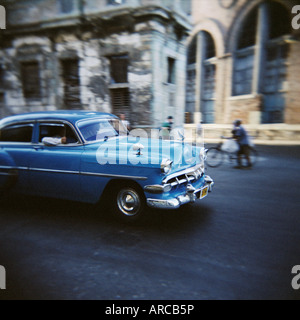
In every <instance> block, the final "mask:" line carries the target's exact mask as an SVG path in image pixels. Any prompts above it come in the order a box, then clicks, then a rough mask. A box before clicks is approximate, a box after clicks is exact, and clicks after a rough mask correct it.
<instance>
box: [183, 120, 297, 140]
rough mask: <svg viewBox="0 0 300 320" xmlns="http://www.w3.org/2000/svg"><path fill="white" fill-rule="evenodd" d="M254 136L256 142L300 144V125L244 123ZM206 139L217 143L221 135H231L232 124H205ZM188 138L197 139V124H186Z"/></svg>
mask: <svg viewBox="0 0 300 320" xmlns="http://www.w3.org/2000/svg"><path fill="white" fill-rule="evenodd" d="M244 127H245V128H246V129H247V131H248V132H249V134H250V136H252V137H253V141H254V143H255V144H265V145H300V125H289V124H260V125H244ZM203 129H204V141H205V142H206V143H215V142H219V141H220V140H221V138H220V137H221V136H226V137H230V136H231V130H232V126H231V125H220V124H204V125H203ZM185 132H186V139H187V140H189V141H195V138H196V136H197V126H196V125H192V124H188V125H185Z"/></svg>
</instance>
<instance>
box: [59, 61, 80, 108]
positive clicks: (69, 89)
mask: <svg viewBox="0 0 300 320" xmlns="http://www.w3.org/2000/svg"><path fill="white" fill-rule="evenodd" d="M62 77H63V83H64V104H65V107H66V108H68V109H79V108H81V100H80V79H79V61H78V59H67V60H62Z"/></svg>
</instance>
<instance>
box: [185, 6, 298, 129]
mask: <svg viewBox="0 0 300 320" xmlns="http://www.w3.org/2000/svg"><path fill="white" fill-rule="evenodd" d="M296 5H300V2H299V0H209V1H208V0H194V1H193V5H192V15H193V23H194V26H193V31H192V32H191V35H190V37H189V38H188V44H187V46H188V65H187V90H186V115H187V117H186V118H187V122H189V123H193V122H196V123H197V122H198V121H199V120H200V119H202V121H203V122H204V123H207V124H210V123H215V124H230V123H231V122H232V120H233V119H237V118H240V119H242V120H243V121H244V123H247V124H252V125H260V124H272V123H273V124H275V123H277V124H278V123H285V124H300V90H299V88H300V36H299V31H300V28H298V25H299V24H300V17H299V18H297V17H296V16H295V14H296V13H297V10H295V9H296V8H295V6H296ZM293 8H294V9H293ZM299 11H300V9H299ZM292 21H294V22H293V23H292ZM299 27H300V26H299Z"/></svg>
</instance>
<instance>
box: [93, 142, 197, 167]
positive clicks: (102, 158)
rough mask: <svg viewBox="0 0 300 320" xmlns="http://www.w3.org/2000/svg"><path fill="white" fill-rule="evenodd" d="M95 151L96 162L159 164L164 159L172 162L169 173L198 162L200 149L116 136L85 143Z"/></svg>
mask: <svg viewBox="0 0 300 320" xmlns="http://www.w3.org/2000/svg"><path fill="white" fill-rule="evenodd" d="M87 148H88V149H89V150H90V151H92V152H95V153H96V160H97V162H98V163H99V164H102V165H105V164H122V165H126V164H128V165H132V166H139V167H140V166H144V167H159V168H160V165H161V162H162V161H163V160H164V159H169V160H171V161H172V162H173V165H172V172H176V171H179V170H183V169H185V168H188V167H191V166H194V165H196V164H197V163H200V156H199V154H200V148H197V147H193V146H191V145H190V144H188V143H183V142H178V141H166V140H159V139H146V138H140V137H130V136H129V137H117V138H111V139H108V140H107V141H101V142H99V143H93V144H90V145H87Z"/></svg>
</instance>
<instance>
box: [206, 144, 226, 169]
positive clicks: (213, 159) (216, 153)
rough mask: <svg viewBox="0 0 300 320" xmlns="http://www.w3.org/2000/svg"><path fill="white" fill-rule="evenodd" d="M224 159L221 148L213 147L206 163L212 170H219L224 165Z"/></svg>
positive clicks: (208, 153)
mask: <svg viewBox="0 0 300 320" xmlns="http://www.w3.org/2000/svg"><path fill="white" fill-rule="evenodd" d="M223 158H224V153H223V151H222V150H220V148H217V147H213V148H210V149H208V151H207V158H206V163H207V165H208V166H209V167H211V168H217V167H219V166H220V165H221V164H222V162H223Z"/></svg>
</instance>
